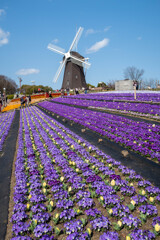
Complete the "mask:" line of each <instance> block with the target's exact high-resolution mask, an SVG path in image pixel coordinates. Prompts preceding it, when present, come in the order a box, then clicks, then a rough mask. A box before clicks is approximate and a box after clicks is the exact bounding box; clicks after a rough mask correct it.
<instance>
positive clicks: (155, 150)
mask: <svg viewBox="0 0 160 240" xmlns="http://www.w3.org/2000/svg"><path fill="white" fill-rule="evenodd" d="M39 105H40V106H41V107H43V108H45V109H48V110H50V111H52V112H53V113H57V114H59V115H60V116H63V117H65V118H67V119H69V120H72V121H74V122H76V123H78V124H81V125H83V126H84V127H86V128H89V129H91V130H93V131H95V132H98V133H99V134H101V135H102V136H105V137H107V138H109V139H111V140H113V141H115V142H117V143H121V144H122V145H123V146H126V147H128V148H129V149H132V150H134V151H135V152H137V153H140V154H142V155H143V156H146V157H149V158H150V159H151V160H156V161H160V148H159V146H160V125H158V124H150V123H146V122H144V121H140V122H137V121H135V120H131V119H128V118H126V117H123V116H117V115H114V114H108V113H104V112H97V111H92V110H88V109H81V108H76V107H71V106H66V105H64V104H57V103H54V102H47V101H46V102H42V103H39Z"/></svg>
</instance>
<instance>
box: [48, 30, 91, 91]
mask: <svg viewBox="0 0 160 240" xmlns="http://www.w3.org/2000/svg"><path fill="white" fill-rule="evenodd" d="M82 32H83V28H82V27H80V28H79V29H78V31H77V33H76V35H75V37H74V39H73V42H72V44H71V46H70V48H69V50H68V52H65V50H64V49H62V48H60V47H58V46H55V45H53V44H51V43H50V44H49V45H48V49H50V50H52V51H54V52H56V53H59V54H61V55H63V59H62V62H61V63H60V66H59V68H58V70H57V73H56V75H55V77H54V80H53V81H54V82H57V80H58V78H59V76H60V74H61V72H62V70H63V68H64V66H65V70H64V76H63V83H62V89H75V88H79V89H82V88H86V87H87V84H86V80H85V73H86V69H88V68H89V67H90V65H91V64H90V63H89V62H88V58H84V57H83V56H81V55H80V54H79V53H78V52H75V51H73V50H74V49H75V48H76V47H77V44H78V41H79V39H80V37H81V34H82ZM84 69H85V71H84Z"/></svg>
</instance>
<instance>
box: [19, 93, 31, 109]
mask: <svg viewBox="0 0 160 240" xmlns="http://www.w3.org/2000/svg"><path fill="white" fill-rule="evenodd" d="M20 102H21V108H22V107H24V106H25V107H29V104H30V102H31V96H30V95H29V96H22V97H21V98H20Z"/></svg>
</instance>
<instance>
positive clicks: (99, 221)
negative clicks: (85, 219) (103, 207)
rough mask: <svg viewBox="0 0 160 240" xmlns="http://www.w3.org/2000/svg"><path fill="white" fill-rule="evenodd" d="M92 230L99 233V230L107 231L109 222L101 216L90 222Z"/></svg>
mask: <svg viewBox="0 0 160 240" xmlns="http://www.w3.org/2000/svg"><path fill="white" fill-rule="evenodd" d="M90 223H91V225H92V227H93V229H94V230H97V231H101V229H105V230H108V229H109V226H110V222H109V220H108V218H107V217H104V216H101V217H99V218H96V219H94V220H92V221H90Z"/></svg>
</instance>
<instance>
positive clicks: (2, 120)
mask: <svg viewBox="0 0 160 240" xmlns="http://www.w3.org/2000/svg"><path fill="white" fill-rule="evenodd" d="M14 115H15V112H10V113H3V114H0V151H2V148H3V143H4V141H5V139H6V137H7V135H8V132H9V129H10V127H11V124H12V121H13V119H14Z"/></svg>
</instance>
